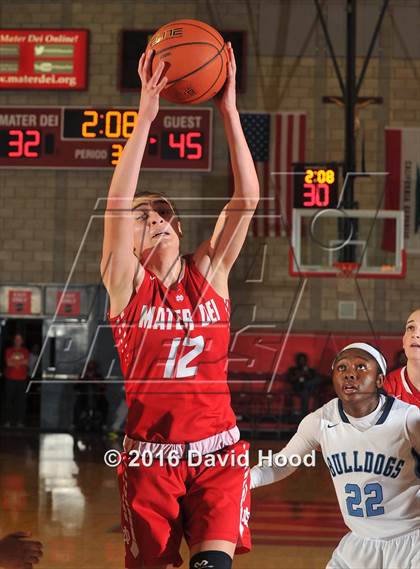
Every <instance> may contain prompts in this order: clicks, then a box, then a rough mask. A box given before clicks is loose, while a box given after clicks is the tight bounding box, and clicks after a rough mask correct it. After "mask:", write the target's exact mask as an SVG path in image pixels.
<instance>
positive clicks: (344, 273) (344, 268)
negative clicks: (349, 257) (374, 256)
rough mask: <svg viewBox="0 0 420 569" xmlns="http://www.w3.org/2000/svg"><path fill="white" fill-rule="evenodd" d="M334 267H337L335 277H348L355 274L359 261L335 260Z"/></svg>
mask: <svg viewBox="0 0 420 569" xmlns="http://www.w3.org/2000/svg"><path fill="white" fill-rule="evenodd" d="M334 267H335V268H336V269H338V273H337V277H339V278H344V279H349V278H350V277H353V276H355V274H356V272H357V269H358V268H359V267H360V263H351V262H345V261H337V262H336V263H334Z"/></svg>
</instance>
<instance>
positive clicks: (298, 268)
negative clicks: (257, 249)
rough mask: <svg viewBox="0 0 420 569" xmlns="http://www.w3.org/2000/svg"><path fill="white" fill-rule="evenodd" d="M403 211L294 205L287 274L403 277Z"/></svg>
mask: <svg viewBox="0 0 420 569" xmlns="http://www.w3.org/2000/svg"><path fill="white" fill-rule="evenodd" d="M405 270H406V262H405V251H404V212H402V211H396V210H379V211H376V210H367V209H351V210H349V209H347V210H346V209H321V210H319V209H318V210H313V209H312V210H311V209H307V208H306V209H303V208H302V209H300V208H298V209H294V210H293V218H292V238H291V247H290V256H289V272H290V274H291V275H292V276H309V277H336V276H343V274H344V276H349V274H348V273H349V271H350V273H351V275H352V276H357V277H359V278H360V277H361V278H403V277H404V276H405Z"/></svg>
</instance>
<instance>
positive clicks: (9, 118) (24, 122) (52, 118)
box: [0, 113, 60, 127]
mask: <svg viewBox="0 0 420 569" xmlns="http://www.w3.org/2000/svg"><path fill="white" fill-rule="evenodd" d="M59 119H60V117H59V115H57V114H44V115H33V114H28V113H22V114H15V115H12V114H9V113H7V114H6V115H2V114H0V126H7V127H9V126H34V127H37V126H55V127H57V126H58V125H59Z"/></svg>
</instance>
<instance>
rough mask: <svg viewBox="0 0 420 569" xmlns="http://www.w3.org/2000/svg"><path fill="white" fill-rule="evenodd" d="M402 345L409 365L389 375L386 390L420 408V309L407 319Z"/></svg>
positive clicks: (385, 384)
mask: <svg viewBox="0 0 420 569" xmlns="http://www.w3.org/2000/svg"><path fill="white" fill-rule="evenodd" d="M402 343H403V348H404V354H405V357H406V358H407V365H405V364H402V365H400V366H399V367H398V368H397V369H394V370H393V371H390V372H389V373H388V374H387V376H386V378H385V381H384V389H385V391H386V392H387V393H388V394H389V395H394V397H396V398H397V399H401V401H405V402H406V403H411V405H417V407H420V308H418V309H417V310H415V311H414V312H412V313H411V314H410V315H409V317H408V318H407V322H406V325H405V331H404V335H403V338H402Z"/></svg>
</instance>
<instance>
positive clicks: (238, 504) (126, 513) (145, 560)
mask: <svg viewBox="0 0 420 569" xmlns="http://www.w3.org/2000/svg"><path fill="white" fill-rule="evenodd" d="M248 449H249V444H248V443H247V442H245V441H238V442H237V443H236V444H234V445H232V446H229V447H226V448H224V449H222V450H220V451H218V452H216V453H213V456H214V458H215V459H218V457H222V460H223V457H226V455H227V454H228V455H229V461H227V463H226V464H225V465H221V464H220V463H219V461H218V460H216V464H215V465H214V466H213V465H212V466H208V465H206V464H205V463H204V462H203V461H202V462H201V464H199V465H198V466H192V465H191V463H188V462H187V461H186V460H181V461H180V462H179V464H178V465H176V466H170V465H169V463H168V462H166V461H159V460H155V461H153V462H152V465H151V466H147V467H146V466H144V465H143V464H140V465H137V466H129V462H130V461H132V457H131V456H130V457H129V456H128V455H127V453H124V454H123V461H122V462H121V464H120V466H119V467H118V479H119V486H120V492H121V510H122V524H121V525H122V528H123V535H124V542H125V552H126V555H125V566H126V568H127V569H138V568H139V567H147V566H150V565H165V564H170V563H172V564H173V565H174V566H175V567H179V566H180V565H182V558H181V556H180V553H179V549H180V544H181V539H182V537H185V540H186V542H187V544H188V545H189V546H190V547H191V546H193V545H195V544H197V543H200V542H201V541H204V540H208V539H223V540H226V541H230V542H232V543H236V553H246V552H248V551H249V550H250V548H251V537H250V532H249V529H248V519H249V516H250V504H251V497H250V474H249V467H248V466H247V464H248V462H247V461H246V458H245V460H244V461H242V462H240V461H238V460H237V458H238V456H239V455H245V457H246V455H247V452H248ZM208 456H209V455H206V457H208ZM232 457H233V458H232ZM202 458H203V459H204V458H205V457H202ZM232 463H233V464H232Z"/></svg>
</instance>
